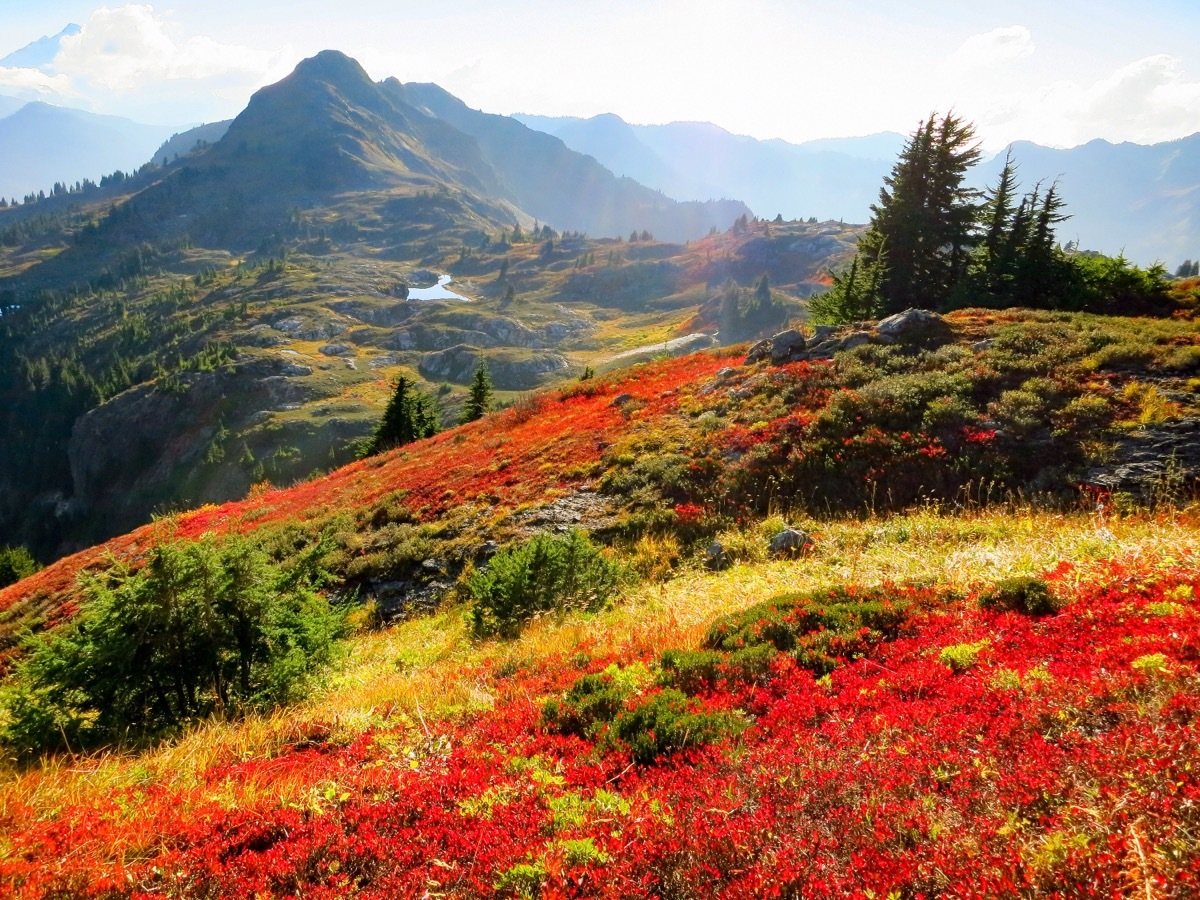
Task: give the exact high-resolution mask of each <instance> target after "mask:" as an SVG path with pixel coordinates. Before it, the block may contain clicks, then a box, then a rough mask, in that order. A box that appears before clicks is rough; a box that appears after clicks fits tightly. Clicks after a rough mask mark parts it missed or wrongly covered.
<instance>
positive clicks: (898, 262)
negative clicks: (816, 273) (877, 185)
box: [859, 114, 981, 314]
mask: <svg viewBox="0 0 1200 900" xmlns="http://www.w3.org/2000/svg"><path fill="white" fill-rule="evenodd" d="M980 156H981V151H980V150H979V147H978V145H977V144H976V143H975V130H974V128H973V127H972V126H971V125H970V124H968V123H966V122H964V121H963V120H962V119H960V118H959V117H957V116H955V115H953V114H948V115H946V116H944V117H942V118H941V119H939V118H938V117H937V116H936V114H935V115H931V116H930V117H929V119H928V120H927V121H925V122H922V123H921V124H920V125H919V126H918V127H917V130H916V131H915V132H914V133H913V134H912V136H911V137H910V138H909V139H908V142H907V143H906V144H905V146H904V150H903V151H902V152H901V154H900V159H899V160H898V161H897V162H896V164H895V166H893V168H892V172H891V174H890V175H888V176H887V177H886V178H885V179H884V186H883V188H882V189H881V190H880V192H879V202H878V203H877V204H875V205H873V206H872V207H871V213H872V216H871V223H870V228H869V229H868V230H867V232H866V234H864V235H863V237H862V239H861V240H860V241H859V254H860V255H861V256H862V265H863V267H864V269H865V271H868V272H870V273H872V277H873V278H877V279H878V291H879V297H878V301H879V302H878V306H879V307H880V311H881V312H883V313H885V314H886V313H892V312H899V311H901V310H904V309H908V308H909V307H914V306H915V307H921V308H925V309H931V308H935V307H941V306H943V305H945V304H946V302H947V300H948V299H949V298H950V295H951V293H952V291H953V290H954V287H955V285H956V284H957V282H958V280H959V279H960V278H961V277H962V275H963V274H964V273H965V271H966V267H967V262H968V259H969V251H970V250H971V248H972V246H973V245H974V243H975V241H976V233H975V232H976V225H977V222H978V219H979V212H980V206H979V203H978V202H977V201H978V192H977V191H975V190H973V189H972V188H968V187H966V186H965V185H964V184H963V180H964V177H965V175H966V172H967V170H968V169H969V168H970V167H971V166H972V165H973V164H974V163H976V162H977V161H978V160H979V158H980ZM885 248H886V249H885Z"/></svg>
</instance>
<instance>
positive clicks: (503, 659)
mask: <svg viewBox="0 0 1200 900" xmlns="http://www.w3.org/2000/svg"><path fill="white" fill-rule="evenodd" d="M934 324H935V326H936V327H932V328H930V329H926V330H924V331H920V330H914V331H909V332H904V333H902V334H901V335H900V336H899V337H898V338H895V339H893V340H890V341H889V340H886V339H885V338H887V337H888V330H887V329H885V330H883V331H878V330H875V331H872V332H871V333H870V334H866V335H865V336H866V339H867V340H866V343H862V342H861V341H860V340H857V339H853V338H851V337H850V335H848V334H847V335H842V336H839V335H826V336H814V337H816V338H817V340H815V341H814V342H813V344H816V345H817V346H815V347H813V346H812V345H806V348H805V350H804V353H805V354H807V355H808V356H809V357H811V358H806V359H799V360H794V361H784V362H781V363H779V364H773V363H771V362H769V361H762V362H758V363H753V364H750V365H743V364H742V363H743V356H742V354H741V353H740V352H737V353H735V352H733V351H729V350H724V351H717V352H712V353H707V354H700V355H696V356H691V357H685V358H682V359H678V360H671V361H663V362H656V363H653V364H650V365H646V366H642V367H638V368H636V369H635V370H633V371H630V372H625V373H620V374H615V375H613V376H610V377H608V378H601V379H589V380H588V381H584V382H580V383H579V384H578V385H576V386H574V387H572V388H570V389H567V390H561V391H557V392H552V393H545V394H540V395H537V396H536V397H534V398H531V399H530V400H529V401H527V402H526V403H524V404H522V405H520V406H518V407H516V408H513V409H510V410H506V411H504V412H502V413H499V414H495V415H493V416H490V417H488V418H486V419H484V420H482V421H480V422H477V423H473V424H471V425H468V426H464V427H463V428H460V429H456V430H455V431H452V432H448V433H446V434H443V435H439V436H437V437H435V438H432V439H429V440H426V441H423V442H419V443H416V444H413V445H410V446H408V447H405V448H401V449H399V450H397V451H394V452H392V453H389V454H386V455H384V456H382V457H378V458H374V459H371V460H367V461H363V462H359V463H355V464H353V465H351V466H348V467H346V468H343V469H340V470H338V471H337V472H335V473H332V474H331V475H329V476H327V477H326V478H324V479H320V480H317V481H314V482H311V483H308V484H304V485H299V486H296V487H294V488H291V489H289V490H280V491H271V492H267V493H263V494H260V495H257V496H254V497H252V498H249V499H247V500H246V501H244V502H241V503H234V504H227V505H224V506H220V507H210V508H206V509H202V510H198V511H195V512H192V513H186V514H181V515H178V516H175V517H171V518H169V519H164V520H161V521H160V522H158V523H156V525H155V526H148V527H146V528H143V529H141V530H139V531H137V532H135V533H133V534H130V535H127V536H125V537H123V538H120V539H116V540H114V541H111V542H109V543H108V544H107V545H105V546H103V547H97V548H94V549H93V550H91V551H89V552H87V553H85V554H81V555H79V556H77V557H74V558H72V559H69V560H64V561H62V562H60V563H58V564H56V565H55V566H52V567H51V568H49V569H47V570H45V571H44V572H42V573H39V574H38V575H37V576H34V577H33V578H30V579H27V580H26V581H24V582H22V583H21V584H18V585H16V586H14V587H12V588H9V589H7V590H5V591H3V592H0V608H2V609H3V610H4V613H3V621H4V623H5V626H4V627H6V628H8V629H9V631H8V632H7V633H8V634H10V635H11V634H13V633H14V632H15V630H17V629H18V628H20V627H21V626H22V625H23V624H24V625H32V624H38V623H41V624H49V625H55V624H56V623H61V622H63V621H64V620H67V621H69V617H70V616H71V615H72V614H73V611H74V604H75V603H77V602H78V599H79V595H78V590H79V588H78V586H77V585H76V582H75V578H76V576H77V575H78V573H79V572H81V571H84V570H91V571H94V572H102V571H105V570H107V569H109V567H111V566H112V565H113V561H114V560H121V559H124V560H129V561H131V562H134V563H136V562H137V561H138V560H139V559H144V558H146V555H147V553H148V552H149V551H150V550H151V548H152V547H153V546H155V545H158V544H161V543H163V542H190V541H195V540H197V539H199V538H200V537H201V535H203V534H205V533H215V534H218V535H219V534H221V533H226V534H227V533H231V532H242V533H246V534H251V535H253V536H254V537H255V538H256V539H258V540H261V541H263V542H264V543H265V544H266V545H267V546H268V547H270V548H272V552H273V553H275V554H277V555H278V556H279V557H280V558H281V559H286V558H287V557H288V555H289V554H294V553H297V552H299V553H303V552H304V548H305V547H306V546H309V545H311V544H312V542H313V541H314V539H315V537H316V535H318V534H321V533H323V534H324V535H325V536H326V540H327V541H328V543H327V545H326V556H325V560H324V562H325V564H326V565H327V566H328V567H329V568H331V569H332V570H333V571H334V572H335V573H336V574H337V576H338V578H339V581H340V584H339V585H338V590H339V592H340V591H344V590H345V589H347V588H350V587H352V586H357V587H358V588H359V589H360V591H361V594H360V596H361V597H363V598H364V599H368V600H370V601H371V603H372V605H373V606H374V608H375V609H376V610H377V616H376V621H378V618H386V617H387V615H388V614H389V613H391V614H396V613H400V614H402V615H403V616H405V617H413V616H416V617H415V618H411V620H409V621H402V622H399V623H397V624H393V625H392V626H391V627H387V628H383V629H382V630H364V631H363V632H362V633H360V634H359V635H358V636H357V637H355V638H354V640H353V642H352V645H351V650H350V657H349V659H348V660H347V661H346V662H345V663H344V664H343V666H342V667H341V668H340V669H339V670H338V671H337V672H336V673H335V674H333V675H332V676H331V677H330V679H329V681H328V684H327V686H326V688H325V690H324V691H323V692H322V693H321V694H319V695H318V696H317V697H315V698H314V699H313V700H312V701H310V702H309V703H307V704H304V705H300V706H297V707H294V708H292V709H288V710H282V711H278V712H276V713H274V714H270V715H265V714H264V715H255V716H250V717H249V718H247V719H243V720H241V721H221V720H214V721H211V722H207V723H202V724H200V725H197V726H195V730H193V731H191V732H190V733H187V734H183V735H180V736H178V737H176V738H174V739H170V740H168V741H166V742H165V743H161V744H159V745H157V746H154V747H150V748H146V749H143V750H138V751H134V750H131V751H130V752H128V753H125V754H116V753H112V754H101V755H95V756H90V757H76V756H73V755H69V754H68V755H64V756H62V757H58V758H53V757H51V758H46V759H43V760H41V761H39V762H38V763H36V764H34V765H32V766H30V767H27V768H23V769H22V768H11V769H7V770H3V769H0V824H2V827H3V831H4V834H5V841H4V842H3V843H0V885H3V887H4V889H5V890H7V891H8V892H9V893H11V894H12V895H13V896H18V897H47V896H78V897H92V896H135V895H136V896H145V895H147V894H149V895H155V894H159V893H161V894H169V895H172V896H184V897H192V896H195V897H202V896H212V895H214V894H215V895H232V894H255V893H257V894H262V895H265V896H289V895H295V894H297V893H304V894H306V895H315V896H326V895H328V896H334V895H344V894H346V893H347V892H353V893H355V894H358V895H361V896H365V897H376V896H378V897H386V896H397V895H419V894H420V893H421V892H423V891H427V892H429V893H431V894H433V893H437V894H442V895H444V896H448V897H463V898H466V897H480V896H498V897H530V896H542V897H555V896H560V897H568V896H575V897H593V896H594V897H606V896H621V897H647V898H650V897H657V898H661V897H699V896H712V895H714V894H715V895H719V896H723V897H731V898H733V897H738V898H740V897H745V898H750V897H759V896H763V895H767V894H770V893H776V892H778V893H781V894H782V895H785V896H795V897H813V898H817V897H827V896H830V895H839V896H843V895H848V896H863V897H869V896H888V895H889V894H895V895H904V894H906V893H911V894H913V895H914V896H915V895H917V894H919V893H924V894H927V895H928V894H938V893H948V892H952V893H954V894H955V895H956V896H962V897H980V898H982V897H990V898H994V897H1005V898H1008V897H1012V898H1017V897H1029V896H1043V895H1045V896H1050V895H1053V896H1060V897H1084V896H1092V895H1093V894H1094V892H1095V891H1100V892H1102V893H1104V894H1110V895H1112V894H1115V895H1120V894H1121V893H1123V892H1129V891H1136V892H1137V893H1138V894H1139V895H1148V896H1151V897H1153V896H1170V895H1171V894H1170V892H1171V891H1173V890H1175V891H1177V892H1178V891H1181V892H1182V895H1183V896H1187V895H1188V894H1189V893H1190V892H1191V891H1192V890H1193V888H1194V887H1195V886H1196V885H1197V883H1198V879H1200V855H1198V854H1197V849H1196V848H1197V846H1200V845H1198V844H1197V843H1196V841H1194V840H1193V837H1194V835H1195V833H1196V829H1197V828H1198V827H1200V821H1198V820H1197V818H1196V815H1195V809H1196V803H1197V800H1200V794H1197V788H1196V779H1195V778H1193V777H1192V775H1193V773H1192V772H1191V770H1190V768H1189V766H1191V765H1192V763H1191V760H1192V759H1194V757H1195V754H1196V752H1197V751H1198V750H1200V732H1198V731H1197V722H1198V719H1197V710H1200V690H1198V687H1197V685H1198V682H1197V673H1198V671H1200V653H1198V651H1197V648H1198V647H1200V631H1198V627H1200V626H1198V623H1200V618H1198V617H1197V608H1196V603H1197V599H1196V598H1197V596H1198V595H1197V591H1198V590H1200V578H1198V576H1197V571H1198V568H1197V559H1198V558H1200V530H1198V523H1197V521H1196V517H1195V510H1194V507H1193V508H1192V509H1191V511H1189V510H1187V509H1182V510H1181V509H1178V508H1174V507H1172V506H1171V502H1174V501H1180V500H1183V499H1184V497H1185V495H1184V493H1183V491H1184V490H1186V489H1188V488H1189V487H1190V488H1194V487H1195V479H1196V478H1197V476H1200V472H1192V473H1190V474H1189V475H1187V478H1189V479H1191V482H1190V484H1189V483H1186V482H1178V481H1176V482H1174V483H1175V485H1176V487H1175V488H1174V490H1176V491H1177V493H1175V494H1173V495H1172V497H1173V500H1172V498H1168V497H1167V496H1166V495H1165V494H1162V493H1159V494H1157V495H1156V494H1153V492H1152V493H1151V494H1150V495H1147V501H1148V502H1150V503H1153V504H1155V506H1154V509H1155V510H1156V511H1155V512H1154V514H1151V515H1147V514H1146V513H1145V512H1144V511H1143V512H1137V511H1136V507H1135V506H1134V505H1133V501H1132V498H1124V499H1122V498H1120V497H1119V496H1117V495H1116V494H1108V493H1106V492H1105V491H1104V490H1102V489H1099V490H1098V489H1096V488H1095V487H1093V490H1091V491H1084V492H1083V496H1084V497H1086V498H1088V499H1087V502H1086V505H1084V506H1083V507H1082V508H1081V507H1080V506H1078V505H1077V503H1076V502H1074V501H1073V500H1072V498H1075V497H1078V495H1079V488H1078V483H1079V481H1080V480H1082V481H1084V482H1087V480H1088V471H1089V465H1090V464H1092V463H1095V462H1097V459H1096V455H1097V454H1099V456H1100V457H1103V458H1106V459H1109V461H1111V455H1112V452H1113V451H1112V450H1111V449H1102V448H1101V447H1100V446H1098V445H1100V444H1107V442H1108V441H1109V440H1111V439H1115V438H1116V437H1117V436H1119V435H1129V434H1133V433H1136V432H1137V430H1139V429H1141V430H1147V431H1155V430H1156V429H1157V430H1158V431H1159V433H1160V434H1161V433H1165V430H1166V429H1167V426H1170V427H1175V426H1178V425H1180V424H1182V423H1185V422H1187V421H1194V420H1195V418H1196V407H1197V400H1196V396H1195V389H1194V386H1192V387H1189V382H1188V381H1187V376H1188V374H1189V373H1191V372H1194V371H1195V370H1196V368H1197V366H1198V365H1200V359H1198V358H1197V355H1196V349H1197V343H1196V334H1195V330H1194V328H1193V327H1192V326H1191V325H1190V324H1189V323H1184V322H1159V323H1147V322H1144V321H1142V322H1133V321H1125V320H1117V319H1101V318H1098V317H1089V316H1066V315H1050V314H1032V313H1021V312H1018V311H1009V312H1004V313H995V312H970V311H967V312H962V313H956V314H954V315H953V316H950V317H948V318H947V319H946V320H945V321H944V322H941V323H934ZM1148 325H1152V328H1151V330H1149V331H1148V330H1147V326H1148ZM830 339H836V340H837V341H838V342H839V344H838V346H839V347H840V348H841V349H839V350H838V351H837V352H836V353H834V354H833V355H832V358H828V357H829V354H828V353H827V352H825V351H822V350H820V346H819V343H818V342H819V341H824V340H830ZM854 344H858V346H852V345H854ZM810 347H811V348H812V349H811V350H810V349H809V348H810ZM1137 349H1140V350H1141V351H1142V352H1141V354H1140V355H1137V357H1136V363H1132V360H1133V358H1134V357H1133V356H1131V355H1130V354H1131V352H1132V351H1134V350H1137ZM1131 363H1132V364H1131ZM1036 404H1040V406H1038V405H1036ZM1164 404H1167V405H1164ZM1051 425H1052V426H1053V427H1051ZM1160 462H1163V463H1164V464H1165V460H1160ZM1160 474H1163V475H1166V477H1167V480H1166V481H1162V480H1160V481H1159V482H1158V484H1159V487H1160V488H1162V487H1164V486H1165V485H1167V483H1168V481H1169V480H1170V479H1171V478H1176V479H1178V473H1176V474H1175V475H1167V473H1166V470H1165V469H1164V470H1163V471H1162V472H1161V473H1160ZM1016 488H1021V489H1022V490H1024V491H1031V490H1039V489H1040V490H1041V491H1043V492H1044V494H1043V497H1044V498H1045V499H1047V500H1049V501H1050V502H1051V504H1052V506H1051V508H1049V509H1038V508H1035V507H1031V506H1029V505H1027V504H1026V503H1024V502H1022V501H1021V500H1020V499H1019V498H1018V496H1017V495H1016V494H1015V493H1013V494H1010V495H1009V500H1008V502H1000V503H998V504H996V505H993V506H991V507H988V506H987V505H986V504H987V503H988V501H989V500H991V501H993V502H994V501H996V500H997V498H998V497H999V496H1000V495H1001V494H1003V492H1004V491H1005V490H1006V489H1012V490H1015V489H1016ZM955 498H957V502H954V501H955ZM1097 498H1098V499H1099V500H1100V501H1101V503H1100V505H1099V506H1098V507H1097V505H1096V499H1097ZM1156 498H1157V499H1156ZM938 501H941V502H942V504H943V505H944V507H945V509H947V510H949V509H955V510H957V513H956V514H951V513H948V512H940V511H939V510H938ZM911 502H916V503H919V504H920V508H918V509H916V510H915V511H910V512H907V513H898V514H890V515H882V513H883V511H884V510H885V509H887V508H888V507H889V505H892V504H895V505H897V506H903V505H907V504H909V503H911ZM1143 509H1144V508H1143ZM839 511H840V512H839ZM780 513H782V514H783V515H782V516H781V515H780ZM831 513H835V514H833V515H831ZM786 523H791V524H793V525H800V526H802V527H803V528H804V529H805V531H807V532H808V534H809V535H810V539H811V541H812V543H811V544H809V545H807V546H806V547H804V548H803V549H799V548H798V552H796V553H794V554H792V555H788V554H779V555H776V556H775V557H774V558H773V559H769V558H768V540H769V539H770V538H772V537H773V536H777V535H778V534H779V533H780V530H781V529H782V528H783V527H784V525H785V524H786ZM571 526H576V527H582V528H585V529H588V530H590V531H591V532H592V533H593V534H594V535H596V536H597V537H598V538H601V539H604V540H606V541H608V542H609V543H610V544H611V549H610V550H609V551H608V552H609V553H610V554H612V556H613V557H615V558H617V559H621V560H623V561H624V562H625V563H627V564H628V565H629V566H631V567H632V568H633V569H634V570H635V571H637V572H638V573H639V574H640V576H641V577H642V578H644V579H645V581H644V583H643V584H641V585H631V586H629V587H627V588H626V589H625V592H624V596H623V597H622V598H621V599H620V600H619V601H618V602H617V603H615V604H614V605H613V606H611V608H608V609H605V610H602V611H600V612H597V613H595V614H584V613H582V612H580V611H572V610H565V611H562V612H560V613H559V614H557V615H555V614H548V615H542V616H538V617H535V618H534V619H533V620H532V621H530V622H527V623H523V624H524V629H523V633H522V634H521V636H520V637H518V638H516V639H515V640H510V641H496V640H479V639H478V638H476V637H473V636H472V635H471V634H470V629H469V625H468V623H469V622H470V621H471V620H470V618H469V617H468V616H466V615H464V614H465V613H467V612H468V611H469V610H468V608H467V607H466V606H464V605H463V604H461V603H458V602H457V600H458V599H459V598H462V597H463V596H464V595H463V594H462V593H461V592H459V593H455V592H454V591H453V590H452V584H451V582H452V581H454V580H455V578H456V577H457V576H458V575H460V574H462V573H463V572H465V571H467V570H468V569H469V567H470V566H482V565H483V564H484V563H486V562H487V561H488V560H489V559H493V560H494V559H495V554H496V553H497V550H498V546H499V545H501V544H504V543H508V542H510V541H511V542H514V543H519V542H521V541H523V540H526V539H527V538H528V536H529V535H531V534H533V533H536V532H539V531H544V530H555V529H565V528H567V527H571ZM714 538H715V539H716V541H717V542H718V543H719V544H720V545H721V548H720V551H719V552H718V553H716V555H714V551H713V550H712V548H711V542H712V540H713V539H714ZM706 548H707V552H706ZM705 558H707V559H709V560H715V561H716V565H714V566H712V567H711V568H710V567H707V566H705V565H703V562H702V561H703V560H704V559H705ZM1013 579H1016V580H1013ZM438 597H442V598H444V599H443V604H442V606H441V607H440V608H438V609H437V611H436V612H434V614H433V615H419V614H420V613H421V612H423V611H424V610H426V609H428V608H429V604H430V599H431V598H438ZM378 613H382V616H380V615H378ZM374 628H375V629H378V625H375V626H374ZM11 650H12V645H11V644H10V645H9V651H10V653H9V661H10V662H11V661H12V659H13V657H12V655H11ZM64 847H70V848H71V850H70V852H69V853H64V851H63V848H64ZM699 885H703V888H700V887H698V886H699Z"/></svg>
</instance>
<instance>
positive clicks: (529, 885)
mask: <svg viewBox="0 0 1200 900" xmlns="http://www.w3.org/2000/svg"><path fill="white" fill-rule="evenodd" d="M545 880H546V867H545V866H543V865H542V864H541V862H532V863H517V864H516V865H515V866H513V867H512V868H511V869H506V870H505V871H503V872H501V873H500V875H499V877H498V878H497V879H496V883H495V884H494V885H492V887H493V888H495V889H496V890H497V891H499V892H501V893H506V894H511V895H512V896H514V897H522V898H532V897H537V896H539V895H540V894H541V890H542V882H543V881H545Z"/></svg>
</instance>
